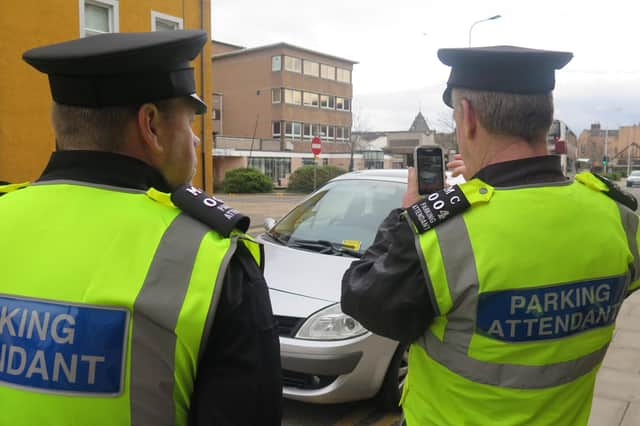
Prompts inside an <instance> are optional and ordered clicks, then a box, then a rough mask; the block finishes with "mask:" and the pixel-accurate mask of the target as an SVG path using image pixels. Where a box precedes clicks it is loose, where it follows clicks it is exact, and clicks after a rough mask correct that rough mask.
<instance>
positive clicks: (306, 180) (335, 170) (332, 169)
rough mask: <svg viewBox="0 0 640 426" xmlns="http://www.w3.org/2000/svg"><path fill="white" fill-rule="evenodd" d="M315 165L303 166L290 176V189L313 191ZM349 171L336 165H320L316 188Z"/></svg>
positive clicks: (294, 190) (305, 191) (293, 190)
mask: <svg viewBox="0 0 640 426" xmlns="http://www.w3.org/2000/svg"><path fill="white" fill-rule="evenodd" d="M313 168H314V166H313V165H307V166H302V167H300V168H298V169H296V170H295V171H294V172H293V173H291V176H289V186H288V190H289V191H292V192H303V193H308V192H312V191H313ZM346 172H347V171H346V170H344V169H341V168H340V167H336V166H319V167H318V169H317V177H316V179H317V180H316V188H320V187H321V186H322V185H324V184H325V183H327V182H328V181H329V180H331V179H333V178H334V177H336V176H340V175H341V174H344V173H346Z"/></svg>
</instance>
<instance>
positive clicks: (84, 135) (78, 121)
mask: <svg viewBox="0 0 640 426" xmlns="http://www.w3.org/2000/svg"><path fill="white" fill-rule="evenodd" d="M136 112H137V108H136V107H108V108H85V107H76V106H69V105H61V104H58V103H56V102H54V103H53V106H52V109H51V121H52V123H53V131H54V132H55V136H56V143H57V147H58V149H61V150H81V149H82V150H84V149H86V150H97V151H111V152H113V151H117V150H118V149H119V148H120V147H121V146H122V145H123V144H124V138H125V131H126V128H127V125H128V124H129V123H130V122H131V120H134V119H135V117H136Z"/></svg>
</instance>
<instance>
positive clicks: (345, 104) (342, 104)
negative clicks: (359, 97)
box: [336, 97, 351, 111]
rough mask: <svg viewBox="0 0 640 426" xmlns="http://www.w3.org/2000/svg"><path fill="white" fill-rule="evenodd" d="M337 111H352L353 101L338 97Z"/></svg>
mask: <svg viewBox="0 0 640 426" xmlns="http://www.w3.org/2000/svg"><path fill="white" fill-rule="evenodd" d="M336 109H337V110H338V111H350V110H351V100H350V99H347V98H339V97H336Z"/></svg>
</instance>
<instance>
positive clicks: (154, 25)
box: [151, 10, 183, 31]
mask: <svg viewBox="0 0 640 426" xmlns="http://www.w3.org/2000/svg"><path fill="white" fill-rule="evenodd" d="M182 24H183V19H182V18H178V17H177V16H171V15H167V14H165V13H160V12H156V11H153V10H152V11H151V31H173V30H181V29H182V28H183V25H182Z"/></svg>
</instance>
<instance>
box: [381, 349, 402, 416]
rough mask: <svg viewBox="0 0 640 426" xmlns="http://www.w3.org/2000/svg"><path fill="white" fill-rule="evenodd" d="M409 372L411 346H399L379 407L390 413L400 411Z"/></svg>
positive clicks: (392, 361)
mask: <svg viewBox="0 0 640 426" xmlns="http://www.w3.org/2000/svg"><path fill="white" fill-rule="evenodd" d="M408 371H409V346H405V345H398V347H397V348H396V351H395V353H394V354H393V358H391V362H390V363H389V368H388V369H387V374H385V376H384V380H383V381H382V386H381V387H380V391H378V395H377V396H376V398H377V400H378V405H379V406H380V408H382V409H384V410H388V411H400V406H399V404H400V396H401V395H402V388H403V386H404V382H405V380H406V379H407V372H408Z"/></svg>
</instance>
